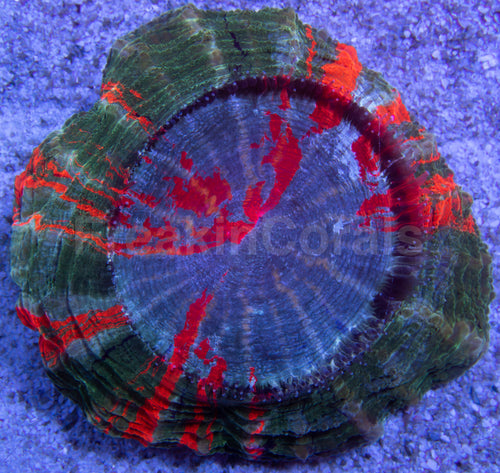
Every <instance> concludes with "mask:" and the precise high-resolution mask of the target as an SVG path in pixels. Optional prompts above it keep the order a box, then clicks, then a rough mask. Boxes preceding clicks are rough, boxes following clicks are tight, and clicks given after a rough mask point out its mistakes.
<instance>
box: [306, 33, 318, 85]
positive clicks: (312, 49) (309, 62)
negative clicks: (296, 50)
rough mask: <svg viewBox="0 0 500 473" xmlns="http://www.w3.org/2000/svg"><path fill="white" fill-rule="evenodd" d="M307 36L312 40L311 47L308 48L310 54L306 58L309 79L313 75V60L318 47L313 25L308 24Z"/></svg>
mask: <svg viewBox="0 0 500 473" xmlns="http://www.w3.org/2000/svg"><path fill="white" fill-rule="evenodd" d="M306 36H307V38H308V39H310V40H311V47H310V48H307V52H308V53H309V55H308V56H307V59H306V65H307V78H308V79H309V78H310V77H311V76H312V60H313V58H314V56H316V54H317V51H316V50H315V48H316V41H315V40H314V36H313V34H312V30H311V27H310V26H309V25H306Z"/></svg>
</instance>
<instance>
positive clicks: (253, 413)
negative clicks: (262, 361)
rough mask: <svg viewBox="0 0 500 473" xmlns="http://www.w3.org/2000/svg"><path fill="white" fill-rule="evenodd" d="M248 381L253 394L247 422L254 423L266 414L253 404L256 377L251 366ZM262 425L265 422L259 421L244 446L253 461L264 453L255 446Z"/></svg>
mask: <svg viewBox="0 0 500 473" xmlns="http://www.w3.org/2000/svg"><path fill="white" fill-rule="evenodd" d="M248 381H249V383H250V386H251V389H252V392H253V393H254V394H253V397H252V399H251V400H250V412H249V413H248V420H249V421H256V420H257V419H258V418H259V417H262V416H263V415H264V414H265V413H266V411H265V410H263V409H259V408H257V407H255V404H256V403H257V402H258V400H259V399H258V396H257V394H256V393H255V391H256V385H257V376H256V375H255V367H253V366H251V367H250V376H249V377H248ZM264 425H265V421H264V420H260V421H259V424H258V426H257V427H256V428H255V429H254V430H253V431H252V432H251V434H250V439H249V441H248V444H247V445H245V450H246V451H247V453H248V454H249V455H252V456H253V457H254V459H255V458H257V457H259V456H260V455H262V454H263V453H264V448H263V447H259V446H255V442H256V436H257V435H259V434H260V433H262V431H263V430H264Z"/></svg>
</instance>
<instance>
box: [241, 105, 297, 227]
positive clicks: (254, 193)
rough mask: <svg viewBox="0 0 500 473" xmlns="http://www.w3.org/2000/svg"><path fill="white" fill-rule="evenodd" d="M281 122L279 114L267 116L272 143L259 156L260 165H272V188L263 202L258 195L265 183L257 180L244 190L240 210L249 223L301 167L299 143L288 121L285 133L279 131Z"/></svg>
mask: <svg viewBox="0 0 500 473" xmlns="http://www.w3.org/2000/svg"><path fill="white" fill-rule="evenodd" d="M283 122H284V120H283V119H282V118H281V117H280V116H279V115H276V114H271V115H270V120H269V129H270V132H271V136H272V140H273V141H274V142H275V146H274V147H273V148H272V149H271V150H270V151H269V153H268V154H267V155H265V156H264V157H263V158H262V162H261V164H267V163H269V164H271V166H272V167H273V168H274V173H275V177H274V185H273V188H272V189H271V191H270V192H269V196H268V198H267V200H266V202H264V203H263V199H262V195H261V192H262V187H263V185H264V182H262V181H261V182H258V183H257V184H256V185H255V186H249V187H248V188H247V190H246V194H245V200H244V202H243V211H244V212H245V215H246V216H247V218H248V219H249V220H250V221H251V222H252V223H256V222H257V220H258V219H259V218H260V217H262V216H263V215H264V214H266V213H267V212H269V211H270V210H272V209H273V208H274V207H275V206H276V205H277V204H278V203H279V201H280V199H281V196H282V195H283V193H284V192H285V190H286V189H287V187H288V186H289V185H290V183H291V182H292V179H293V177H294V176H295V173H296V172H297V171H298V169H299V167H300V160H301V159H302V152H301V150H300V148H299V146H298V143H299V140H298V139H297V138H295V136H294V135H293V132H292V129H291V128H290V125H289V124H288V123H287V124H286V128H285V130H284V132H281V125H282V124H283Z"/></svg>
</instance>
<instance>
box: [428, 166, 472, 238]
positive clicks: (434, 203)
mask: <svg viewBox="0 0 500 473" xmlns="http://www.w3.org/2000/svg"><path fill="white" fill-rule="evenodd" d="M422 193H423V207H424V218H425V227H426V229H427V230H430V231H435V230H436V229H438V228H440V227H453V228H456V229H458V230H461V231H463V232H468V233H476V229H475V223H474V218H473V217H472V215H469V216H468V217H466V218H464V217H463V211H462V201H461V199H460V194H459V188H458V186H457V184H455V181H454V180H453V174H452V173H450V174H449V175H448V176H447V177H443V176H441V175H439V174H435V175H434V176H432V177H431V178H429V179H428V180H427V181H426V182H425V184H424V186H423V188H422Z"/></svg>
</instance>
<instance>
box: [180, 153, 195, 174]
mask: <svg viewBox="0 0 500 473" xmlns="http://www.w3.org/2000/svg"><path fill="white" fill-rule="evenodd" d="M181 166H182V167H183V168H184V169H185V170H186V171H191V168H192V167H193V160H192V159H190V158H187V153H186V151H182V153H181Z"/></svg>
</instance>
